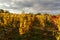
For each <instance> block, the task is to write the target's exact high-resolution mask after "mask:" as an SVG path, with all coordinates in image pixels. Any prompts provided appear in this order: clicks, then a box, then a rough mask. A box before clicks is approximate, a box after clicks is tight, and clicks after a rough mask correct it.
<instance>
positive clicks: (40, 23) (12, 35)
mask: <svg viewBox="0 0 60 40" xmlns="http://www.w3.org/2000/svg"><path fill="white" fill-rule="evenodd" d="M0 40H60V14H58V15H52V14H48V13H45V14H41V13H37V14H34V13H27V14H26V13H25V12H22V13H21V14H13V13H10V12H8V11H4V10H0Z"/></svg>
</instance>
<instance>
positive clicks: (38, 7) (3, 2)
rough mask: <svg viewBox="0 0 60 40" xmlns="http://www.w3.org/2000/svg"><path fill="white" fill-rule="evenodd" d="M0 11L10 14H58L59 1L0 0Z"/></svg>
mask: <svg viewBox="0 0 60 40" xmlns="http://www.w3.org/2000/svg"><path fill="white" fill-rule="evenodd" d="M0 9H5V10H9V11H10V12H16V13H19V12H21V11H22V10H24V11H25V12H49V13H55V14H56V13H60V12H59V11H60V0H0Z"/></svg>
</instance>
